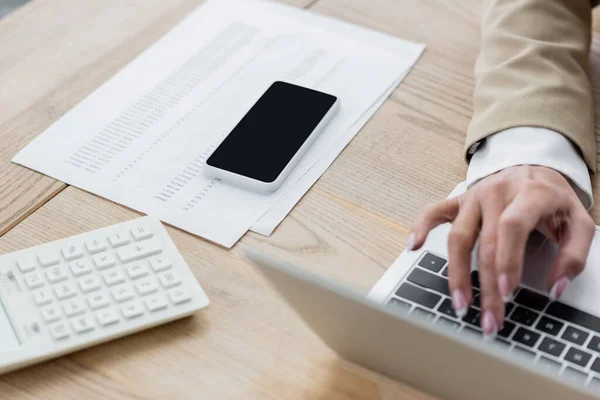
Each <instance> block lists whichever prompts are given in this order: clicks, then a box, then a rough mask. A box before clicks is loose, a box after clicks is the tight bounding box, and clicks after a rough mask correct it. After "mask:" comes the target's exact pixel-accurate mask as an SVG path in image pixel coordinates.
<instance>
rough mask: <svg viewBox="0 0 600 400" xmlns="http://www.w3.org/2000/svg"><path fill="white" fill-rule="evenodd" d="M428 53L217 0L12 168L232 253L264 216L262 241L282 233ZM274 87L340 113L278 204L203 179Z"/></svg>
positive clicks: (338, 26)
mask: <svg viewBox="0 0 600 400" xmlns="http://www.w3.org/2000/svg"><path fill="white" fill-rule="evenodd" d="M328 22H330V23H328ZM363 39H364V40H363ZM386 41H387V42H388V43H387V44H386ZM391 41H393V43H394V45H395V46H396V47H395V51H391V50H390V47H389V44H390V43H391ZM422 50H423V46H421V45H417V44H414V43H410V42H405V41H402V40H400V39H391V38H390V37H388V36H384V35H380V34H376V33H374V32H371V31H367V30H364V29H362V28H358V27H354V26H351V25H348V24H343V23H339V22H336V21H333V20H330V19H327V18H324V17H317V16H315V15H313V14H311V13H307V12H304V11H302V10H297V9H293V8H291V7H286V6H282V5H278V4H275V3H270V2H263V1H249V0H211V1H208V2H206V3H205V4H204V5H203V6H201V7H199V8H198V9H197V10H195V11H194V12H193V13H192V14H190V15H189V16H188V17H187V18H186V19H185V20H183V21H182V22H181V23H179V24H178V25H177V26H176V27H175V28H173V29H172V30H171V31H170V32H169V33H168V34H166V35H165V36H164V37H163V38H162V39H160V40H159V41H157V42H156V43H155V44H154V45H152V46H151V47H150V48H148V49H147V50H146V51H144V52H143V53H142V54H140V55H139V56H138V57H137V58H136V59H135V60H133V61H132V62H131V63H130V64H129V65H127V66H126V67H125V68H124V69H123V70H121V71H120V72H119V73H117V74H116V75H115V76H114V77H113V78H111V79H110V80H108V81H107V82H106V83H104V84H103V85H102V86H101V87H99V88H98V89H97V90H96V91H95V92H94V93H92V94H91V95H90V96H89V97H88V98H86V99H85V100H83V101H82V102H81V103H80V104H79V105H77V106H76V107H75V108H73V109H72V110H71V111H69V112H68V113H67V114H66V115H65V116H63V117H62V118H61V119H60V120H58V121H57V122H56V123H55V124H54V125H52V126H51V127H50V128H48V129H47V130H46V131H45V132H44V133H43V134H41V135H40V136H39V137H38V138H36V139H35V140H34V141H33V142H31V143H30V144H29V145H28V146H27V147H25V148H24V149H23V150H22V151H21V152H20V153H19V154H17V155H16V156H15V158H14V159H13V161H14V162H16V163H19V164H22V165H24V166H26V167H29V168H32V169H35V170H37V171H40V172H42V173H44V174H47V175H49V176H52V177H54V178H56V179H59V180H62V181H64V182H66V183H68V184H70V185H74V186H77V187H79V188H82V189H84V190H87V191H90V192H92V193H96V194H98V195H100V196H103V197H105V198H108V199H110V200H113V201H115V202H118V203H121V204H123V205H125V206H128V207H131V208H133V209H136V210H139V211H141V212H144V213H147V214H150V215H154V216H156V217H158V218H160V219H161V220H162V221H164V222H166V223H168V224H171V225H174V226H177V227H179V228H181V229H184V230H186V231H189V232H191V233H193V234H196V235H199V236H202V237H204V238H206V239H208V240H211V241H214V242H216V243H219V244H221V245H223V246H226V247H231V246H232V245H233V244H235V242H236V241H237V240H239V239H240V238H241V237H242V235H243V234H244V233H245V232H246V231H248V229H250V228H251V227H252V226H253V224H255V223H256V222H257V221H259V219H260V222H259V223H258V224H257V229H256V230H257V231H258V232H261V233H263V232H264V233H267V234H269V233H270V232H271V231H272V230H273V229H274V228H275V227H276V226H277V224H278V223H279V222H280V221H281V219H282V218H284V217H285V215H286V214H287V212H289V210H290V209H291V208H292V207H293V205H294V204H295V203H296V202H297V201H298V199H299V198H300V197H301V196H302V195H303V194H304V193H305V192H306V190H308V188H310V186H311V185H312V184H313V183H314V182H315V181H316V180H317V179H318V178H319V176H321V174H322V173H323V172H324V171H325V169H326V168H327V167H328V166H329V165H330V164H331V162H333V160H334V159H335V157H337V155H338V154H339V153H340V152H341V151H342V150H343V148H344V147H345V146H346V145H347V144H348V142H349V141H350V140H351V139H352V137H353V136H354V135H355V134H356V133H357V132H358V130H359V129H360V127H361V126H362V125H363V124H364V123H366V121H367V120H368V119H369V118H370V116H371V115H372V114H373V113H374V112H375V111H376V109H377V108H378V107H379V105H380V104H381V103H382V102H383V101H384V100H385V98H386V97H387V95H388V94H389V93H390V92H391V91H392V90H393V89H394V88H395V86H396V85H397V84H398V83H399V82H400V81H401V79H402V77H403V76H405V75H406V74H407V73H408V71H409V70H410V68H411V67H412V65H413V64H414V63H415V62H416V60H417V59H418V57H419V56H420V54H421V52H422ZM277 80H283V81H288V82H291V83H295V84H298V85H302V86H306V87H310V88H313V89H316V90H320V91H323V92H326V93H330V94H333V95H335V96H337V97H338V98H339V99H340V105H341V107H340V111H339V112H338V114H337V115H336V116H335V117H334V119H333V120H332V122H331V123H330V124H329V125H328V126H327V128H326V129H325V130H324V131H323V133H322V134H321V135H320V137H319V138H318V139H317V141H316V142H315V143H314V145H313V146H312V147H311V149H310V150H309V151H308V152H307V153H306V155H305V156H304V157H303V159H302V160H301V162H300V163H298V165H297V166H296V168H295V169H294V171H293V172H292V174H290V176H289V177H288V179H287V180H286V182H285V183H284V184H283V186H282V187H281V188H280V189H279V190H277V191H276V192H275V193H273V194H268V195H264V194H258V193H253V192H250V191H247V190H243V189H239V188H236V187H232V186H229V185H227V184H225V183H222V182H220V181H218V180H214V179H210V178H207V177H205V176H204V174H203V171H202V169H203V162H204V160H205V159H206V157H207V156H208V155H209V154H210V153H211V152H212V150H214V148H215V147H216V146H217V145H218V144H219V143H220V141H221V140H222V139H223V138H224V137H225V136H226V135H227V134H228V133H229V131H230V130H231V129H232V128H233V127H234V126H235V124H236V123H237V122H238V121H239V120H240V119H241V118H242V116H243V115H244V114H245V113H246V112H247V111H248V110H249V108H250V107H251V106H252V105H253V104H254V103H255V102H256V100H257V99H258V98H259V97H260V96H261V95H262V94H263V93H264V91H265V90H266V89H267V88H268V87H269V86H270V85H271V84H272V83H273V82H274V81H277ZM274 206H275V207H274ZM272 207H274V208H273V211H272V212H269V210H270V209H271V208H272ZM263 216H264V218H262V219H261V217H263Z"/></svg>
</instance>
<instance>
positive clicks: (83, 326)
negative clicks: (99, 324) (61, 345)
mask: <svg viewBox="0 0 600 400" xmlns="http://www.w3.org/2000/svg"><path fill="white" fill-rule="evenodd" d="M71 326H73V330H74V331H75V332H76V333H85V332H89V331H91V330H93V329H94V320H93V319H92V318H91V317H90V316H89V315H82V316H80V317H77V318H75V319H74V320H72V321H71Z"/></svg>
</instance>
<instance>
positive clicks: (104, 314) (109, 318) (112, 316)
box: [96, 310, 119, 326]
mask: <svg viewBox="0 0 600 400" xmlns="http://www.w3.org/2000/svg"><path fill="white" fill-rule="evenodd" d="M96 318H97V319H98V323H99V324H100V325H102V326H108V325H112V324H116V323H117V322H119V315H118V314H117V313H116V312H115V311H114V310H104V311H100V312H99V313H98V314H96Z"/></svg>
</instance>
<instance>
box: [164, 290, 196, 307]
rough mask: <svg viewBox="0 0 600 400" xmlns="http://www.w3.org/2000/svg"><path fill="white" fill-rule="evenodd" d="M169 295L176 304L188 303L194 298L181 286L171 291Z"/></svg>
mask: <svg viewBox="0 0 600 400" xmlns="http://www.w3.org/2000/svg"><path fill="white" fill-rule="evenodd" d="M169 297H170V298H171V302H172V303H173V304H175V305H178V304H183V303H186V302H188V301H190V300H191V299H192V296H191V295H190V294H189V293H188V292H187V291H185V290H184V289H181V288H179V289H175V290H172V291H171V292H169Z"/></svg>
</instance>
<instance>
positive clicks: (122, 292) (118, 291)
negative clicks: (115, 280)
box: [111, 285, 135, 303]
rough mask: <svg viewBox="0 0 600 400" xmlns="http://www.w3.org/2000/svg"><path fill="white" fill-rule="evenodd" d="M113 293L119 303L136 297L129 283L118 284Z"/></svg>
mask: <svg viewBox="0 0 600 400" xmlns="http://www.w3.org/2000/svg"><path fill="white" fill-rule="evenodd" d="M111 293H112V296H113V298H114V299H115V301H116V302H117V303H122V302H124V301H127V300H131V299H133V298H134V297H135V294H134V293H133V291H132V290H131V289H130V288H129V287H128V286H127V285H121V286H117V287H116V288H114V289H113V290H112V291H111Z"/></svg>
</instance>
